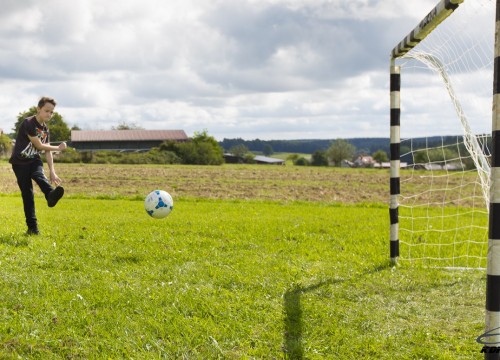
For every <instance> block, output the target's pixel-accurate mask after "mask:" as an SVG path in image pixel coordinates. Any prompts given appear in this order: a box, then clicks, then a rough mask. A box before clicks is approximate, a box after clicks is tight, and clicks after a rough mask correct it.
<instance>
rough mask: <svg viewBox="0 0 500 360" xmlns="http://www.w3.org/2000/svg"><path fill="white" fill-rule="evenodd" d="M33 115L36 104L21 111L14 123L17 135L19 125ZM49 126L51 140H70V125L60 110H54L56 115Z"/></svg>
mask: <svg viewBox="0 0 500 360" xmlns="http://www.w3.org/2000/svg"><path fill="white" fill-rule="evenodd" d="M33 115H36V106H32V107H30V108H29V110H27V111H25V112H22V113H19V115H17V121H16V123H15V125H14V128H13V129H12V130H14V136H15V137H16V136H17V133H18V131H19V127H20V126H21V124H22V122H23V121H24V119H26V118H27V117H29V116H33ZM48 127H49V131H50V141H51V142H53V141H55V142H57V141H68V140H69V138H70V135H71V130H70V129H69V127H68V125H67V124H66V123H65V122H64V119H63V117H62V116H61V115H60V114H59V113H58V112H56V111H54V115H52V118H51V119H50V120H49V123H48Z"/></svg>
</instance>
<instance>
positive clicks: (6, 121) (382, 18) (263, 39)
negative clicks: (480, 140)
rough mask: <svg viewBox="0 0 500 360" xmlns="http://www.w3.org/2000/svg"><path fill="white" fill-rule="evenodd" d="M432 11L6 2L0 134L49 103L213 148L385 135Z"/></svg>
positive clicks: (86, 119)
mask: <svg viewBox="0 0 500 360" xmlns="http://www.w3.org/2000/svg"><path fill="white" fill-rule="evenodd" d="M434 5H435V0H418V1H417V0H415V1H409V2H408V1H405V2H403V1H400V0H383V1H382V0H231V1H229V0H213V1H204V0H170V1H163V0H141V1H139V0H123V1H120V2H116V1H101V0H74V1H64V0H46V1H44V2H38V1H34V0H25V1H22V2H14V1H8V2H7V3H6V4H5V5H3V7H2V10H3V11H2V13H0V128H3V129H7V131H10V129H11V128H12V127H13V124H14V122H15V120H16V116H17V114H18V113H19V112H22V111H24V110H26V109H27V108H29V107H30V106H33V105H34V104H35V103H36V101H37V99H38V97H39V96H42V95H50V96H54V97H55V98H56V99H57V100H58V104H59V105H58V107H57V109H56V110H57V111H58V112H59V113H61V114H62V115H63V117H64V118H65V120H66V121H67V122H68V123H69V124H70V125H78V126H80V127H81V128H84V129H110V128H111V127H112V126H116V125H118V124H120V123H123V122H129V123H133V124H136V125H139V126H142V127H144V128H148V129H154V128H162V129H165V128H172V129H179V128H182V129H184V130H186V131H187V132H188V133H189V134H193V133H194V132H195V131H200V130H204V129H207V130H208V132H209V134H211V135H213V136H215V137H216V138H218V139H222V138H224V137H228V138H232V137H242V138H248V139H252V138H257V137H258V138H261V139H273V138H280V139H292V138H297V137H299V138H337V137H361V136H363V137H365V136H388V121H389V120H388V113H389V110H388V107H389V104H388V101H389V100H388V99H389V96H388V91H389V90H388V80H389V74H388V72H389V70H388V68H389V53H390V51H391V50H392V47H393V46H394V45H396V43H397V42H398V41H399V40H401V39H402V38H403V37H404V36H405V35H406V34H407V33H408V32H409V31H410V30H411V29H412V28H413V27H414V26H415V25H416V24H417V22H418V21H419V20H420V19H421V18H422V17H423V16H425V15H426V14H427V13H428V12H429V11H430V10H431V9H432V7H433V6H434ZM429 89H430V90H429V91H434V90H433V87H432V86H431V87H430V88H429ZM422 100H423V101H424V100H425V99H422ZM425 101H427V100H425ZM477 103H478V104H484V99H483V98H480V99H478V101H477ZM405 106H407V107H409V108H411V109H412V110H414V111H415V112H416V113H418V112H419V111H421V110H419V104H418V102H414V103H409V102H407V103H406V104H405Z"/></svg>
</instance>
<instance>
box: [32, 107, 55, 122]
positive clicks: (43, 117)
mask: <svg viewBox="0 0 500 360" xmlns="http://www.w3.org/2000/svg"><path fill="white" fill-rule="evenodd" d="M54 108H55V106H54V105H52V104H51V103H45V105H43V106H42V107H41V108H39V107H37V110H38V112H37V114H36V118H37V120H39V121H41V122H44V123H46V122H47V121H49V120H50V118H51V117H52V115H53V114H54Z"/></svg>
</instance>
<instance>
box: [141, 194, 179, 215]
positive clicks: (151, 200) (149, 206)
mask: <svg viewBox="0 0 500 360" xmlns="http://www.w3.org/2000/svg"><path fill="white" fill-rule="evenodd" d="M144 208H145V209H146V212H147V213H148V214H149V216H151V217H153V218H155V219H163V218H164V217H166V216H167V215H168V214H170V212H171V211H172V210H173V209H174V200H172V196H171V195H170V194H169V193H168V192H166V191H163V190H154V191H151V192H150V193H149V194H148V196H146V199H145V200H144Z"/></svg>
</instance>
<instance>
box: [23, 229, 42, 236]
mask: <svg viewBox="0 0 500 360" xmlns="http://www.w3.org/2000/svg"><path fill="white" fill-rule="evenodd" d="M26 235H30V236H31V235H40V231H39V230H38V228H37V227H30V228H28V231H26Z"/></svg>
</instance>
